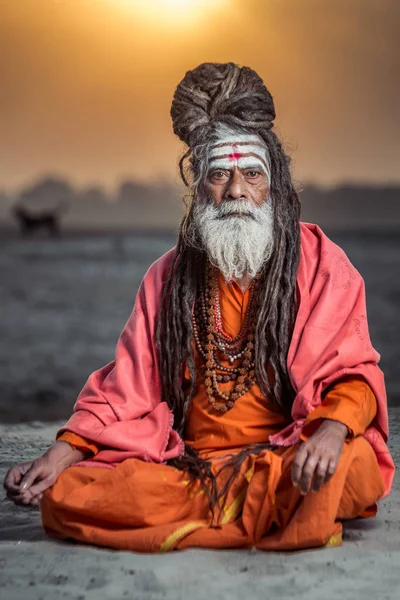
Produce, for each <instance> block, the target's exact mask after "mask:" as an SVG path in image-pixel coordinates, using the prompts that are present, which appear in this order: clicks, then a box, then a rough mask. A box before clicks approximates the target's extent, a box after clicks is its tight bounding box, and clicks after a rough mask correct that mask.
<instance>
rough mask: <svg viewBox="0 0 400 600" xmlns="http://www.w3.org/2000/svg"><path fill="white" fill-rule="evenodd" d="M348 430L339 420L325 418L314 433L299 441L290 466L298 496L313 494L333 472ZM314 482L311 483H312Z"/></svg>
mask: <svg viewBox="0 0 400 600" xmlns="http://www.w3.org/2000/svg"><path fill="white" fill-rule="evenodd" d="M347 434H348V428H347V427H346V425H344V424H343V423H340V422H339V421H333V420H330V419H325V420H324V421H323V423H322V424H321V425H320V426H319V428H318V429H317V431H316V432H315V433H314V434H313V435H312V436H311V437H310V438H309V439H308V440H307V441H305V442H303V443H302V444H301V446H300V448H299V450H298V452H297V454H296V458H295V459H294V461H293V466H292V481H293V485H295V486H297V485H299V486H300V491H301V493H302V495H305V494H307V493H308V492H309V490H310V487H311V483H312V482H313V485H312V491H313V492H317V491H318V490H319V489H320V487H321V486H322V484H323V483H324V482H326V481H329V479H330V478H331V477H332V475H333V474H334V472H335V471H336V467H337V465H338V462H339V458H340V455H341V453H342V449H343V443H344V440H345V439H346V436H347ZM313 479H314V481H313Z"/></svg>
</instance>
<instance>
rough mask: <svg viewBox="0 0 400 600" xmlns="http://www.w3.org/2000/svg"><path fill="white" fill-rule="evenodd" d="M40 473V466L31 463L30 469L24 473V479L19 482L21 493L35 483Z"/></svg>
mask: <svg viewBox="0 0 400 600" xmlns="http://www.w3.org/2000/svg"><path fill="white" fill-rule="evenodd" d="M40 472H41V467H40V465H37V464H36V463H33V465H32V466H31V468H30V469H29V471H28V472H27V473H25V475H24V477H23V478H22V480H21V484H20V489H21V492H25V491H26V490H27V489H28V488H29V487H30V486H31V485H32V483H33V482H34V481H35V479H36V478H37V476H38V475H39V474H40Z"/></svg>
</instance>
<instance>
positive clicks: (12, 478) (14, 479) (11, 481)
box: [3, 463, 32, 490]
mask: <svg viewBox="0 0 400 600" xmlns="http://www.w3.org/2000/svg"><path fill="white" fill-rule="evenodd" d="M31 464H32V463H24V464H21V465H16V466H15V467H12V468H11V469H9V471H8V472H7V474H6V476H5V479H4V484H3V486H4V487H5V489H6V490H9V489H17V488H18V487H19V484H20V482H21V479H22V477H23V476H24V475H25V473H26V472H27V470H28V469H29V467H30V466H31Z"/></svg>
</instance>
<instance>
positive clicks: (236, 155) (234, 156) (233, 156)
mask: <svg viewBox="0 0 400 600" xmlns="http://www.w3.org/2000/svg"><path fill="white" fill-rule="evenodd" d="M242 156H243V155H242V154H240V152H232V154H229V156H228V158H229V160H231V161H233V160H239V158H242Z"/></svg>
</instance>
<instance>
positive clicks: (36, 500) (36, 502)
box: [31, 494, 43, 506]
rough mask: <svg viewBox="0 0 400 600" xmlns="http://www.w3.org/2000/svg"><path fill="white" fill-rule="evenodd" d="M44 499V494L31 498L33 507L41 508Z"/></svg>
mask: <svg viewBox="0 0 400 600" xmlns="http://www.w3.org/2000/svg"><path fill="white" fill-rule="evenodd" d="M42 498H43V494H37V495H36V496H33V497H32V498H31V504H32V506H39V504H40V501H41V499H42Z"/></svg>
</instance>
